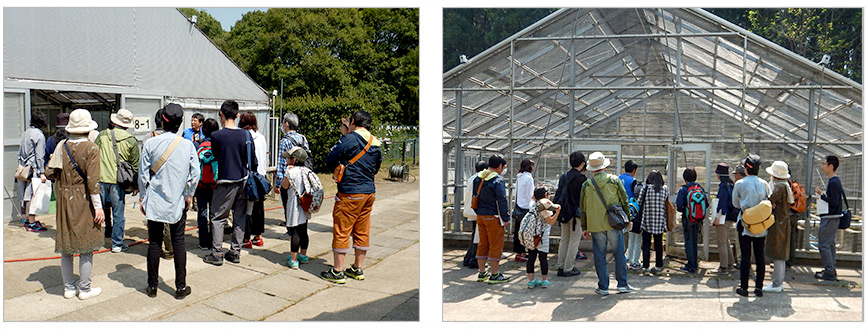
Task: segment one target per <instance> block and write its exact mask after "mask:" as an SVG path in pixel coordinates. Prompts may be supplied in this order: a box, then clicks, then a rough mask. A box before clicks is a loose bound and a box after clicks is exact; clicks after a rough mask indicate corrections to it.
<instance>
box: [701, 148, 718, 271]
mask: <svg viewBox="0 0 868 329" xmlns="http://www.w3.org/2000/svg"><path fill="white" fill-rule="evenodd" d="M710 187H711V144H706V145H705V189H706V191H708V190H711V188H710ZM712 211H717V210H716V209H712ZM705 216H706V217H708V212H706V213H705ZM710 226H711V225H702V255H703V259H704V260H705V261H708V247H709V246H708V244H709V243H710V241H709V240H710V239H709V238H708V235H709V233H710V232H709V231H710V230H711V228H710Z"/></svg>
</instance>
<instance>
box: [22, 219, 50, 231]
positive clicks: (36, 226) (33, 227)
mask: <svg viewBox="0 0 868 329" xmlns="http://www.w3.org/2000/svg"><path fill="white" fill-rule="evenodd" d="M24 229H25V230H27V231H29V232H43V231H48V229H47V228H45V227H43V226H42V223H40V222H38V221H36V222H33V223H28V224H25V225H24Z"/></svg>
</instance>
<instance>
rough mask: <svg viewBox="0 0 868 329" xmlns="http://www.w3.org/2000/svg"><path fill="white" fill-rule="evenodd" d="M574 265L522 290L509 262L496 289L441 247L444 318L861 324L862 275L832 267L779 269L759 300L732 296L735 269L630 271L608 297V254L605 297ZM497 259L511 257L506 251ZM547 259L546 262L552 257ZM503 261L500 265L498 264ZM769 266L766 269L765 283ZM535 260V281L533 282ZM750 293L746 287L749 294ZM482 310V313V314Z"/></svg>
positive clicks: (520, 269)
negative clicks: (823, 271)
mask: <svg viewBox="0 0 868 329" xmlns="http://www.w3.org/2000/svg"><path fill="white" fill-rule="evenodd" d="M585 254H586V255H588V257H590V259H588V260H581V261H579V262H578V266H579V268H580V269H581V271H582V274H581V275H579V276H576V277H569V278H564V277H558V276H556V274H557V270H555V269H552V270H550V272H549V275H550V277H549V280H550V281H551V286H550V287H549V288H547V289H542V288H534V289H527V276H526V274H525V266H524V265H522V266H519V265H518V263H517V262H515V261H514V260H512V257H510V261H509V262H506V263H502V264H501V269H502V270H503V271H505V273H506V274H507V275H509V276H512V279H511V280H510V281H508V282H507V283H504V284H497V285H489V284H487V283H478V282H476V273H477V271H476V269H470V268H466V267H460V265H461V260H462V259H463V256H464V250H457V249H446V250H445V252H444V255H443V291H444V292H443V304H444V305H443V320H444V321H576V320H578V321H764V320H773V321H863V301H862V271H861V269H844V268H839V269H838V278H839V279H840V280H841V281H839V282H834V283H833V282H819V281H818V280H816V279H814V278H813V273H814V271H819V270H820V269H819V268H812V267H809V266H794V267H793V268H791V269H790V270H788V271H787V280H786V282H785V283H784V288H785V289H784V292H783V293H766V294H765V296H764V297H755V296H753V293H752V292H751V295H750V297H741V296H739V295H736V294H735V287H736V286H737V285H738V271H736V272H734V273H733V274H731V275H727V276H722V277H719V276H717V275H714V274H708V272H709V271H710V269H712V268H715V267H717V265H718V264H717V263H716V262H700V268H701V271H700V274H698V275H687V274H686V273H684V272H680V271H677V270H675V269H677V268H679V267H680V266H681V265H683V262H680V261H678V260H673V261H671V262H669V263H668V265H667V269H666V270H665V271H664V272H663V273H662V274H661V275H659V276H643V275H639V274H637V273H636V272H633V271H630V273H629V275H628V278H627V281H628V283H629V284H630V285H632V286H633V287H635V288H636V292H634V293H629V294H614V292H616V291H615V290H614V287H616V286H617V283H616V281H615V279H614V277H613V275H612V272H613V271H614V269H613V265H612V264H611V263H612V257H611V255H610V256H609V262H610V264H609V271H610V278H611V280H610V292H613V294H612V295H609V296H605V297H603V296H599V295H597V294H595V293H594V288H595V287H596V285H597V276H596V274H595V272H594V269H593V268H594V265H593V255H591V252H590V251H589V250H585ZM505 255H509V256H513V254H512V253H506V254H505ZM556 256H557V255H550V256H549V264H550V265H552V266H553V265H554V264H553V263H554V261H555V257H556ZM503 262H505V261H503ZM770 270H771V268H769V269H768V271H767V272H766V273H767V274H766V282H770V281H769V280H770V279H769V278H770V274H769V273H771V272H770ZM539 275H540V272H539V263H537V269H536V276H537V277H539ZM752 284H753V280H751V285H752ZM751 291H752V290H751ZM483 310H484V311H483Z"/></svg>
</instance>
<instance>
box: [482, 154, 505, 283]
mask: <svg viewBox="0 0 868 329" xmlns="http://www.w3.org/2000/svg"><path fill="white" fill-rule="evenodd" d="M505 173H506V160H505V159H503V156H501V155H500V154H495V155H492V156H491V157H490V158H488V169H485V170H483V171H480V172H479V174H477V175H476V179H474V180H473V194H475V195H476V196H477V197H476V199H477V208H476V227H477V228H479V247H478V248H477V249H476V261H477V265H478V266H479V275H478V276H477V278H476V281H477V282H485V281H486V280H488V283H489V284H496V283H501V282H506V281H507V280H509V277H506V276H504V275H503V273H501V272H500V268H499V265H500V258H501V254H502V253H503V234H504V232H505V231H504V226H506V225H509V210H508V209H507V202H506V184H504V182H503V177H502V176H501V175H503V174H505ZM477 191H479V192H478V193H477ZM485 261H488V263H489V265H490V266H491V272H489V271H487V270H485Z"/></svg>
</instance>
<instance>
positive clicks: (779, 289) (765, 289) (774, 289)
mask: <svg viewBox="0 0 868 329" xmlns="http://www.w3.org/2000/svg"><path fill="white" fill-rule="evenodd" d="M782 291H784V286H777V287H775V286H774V285H771V284H767V285H765V286H763V292H782Z"/></svg>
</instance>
